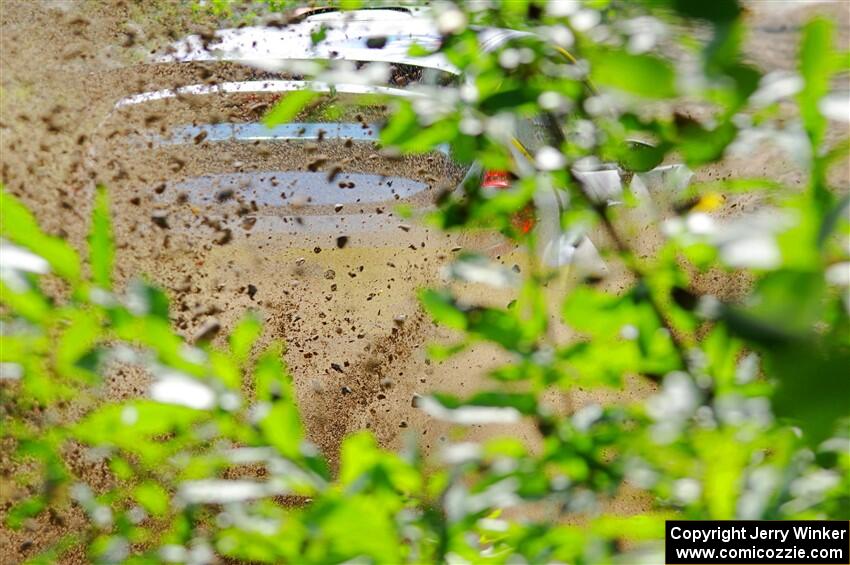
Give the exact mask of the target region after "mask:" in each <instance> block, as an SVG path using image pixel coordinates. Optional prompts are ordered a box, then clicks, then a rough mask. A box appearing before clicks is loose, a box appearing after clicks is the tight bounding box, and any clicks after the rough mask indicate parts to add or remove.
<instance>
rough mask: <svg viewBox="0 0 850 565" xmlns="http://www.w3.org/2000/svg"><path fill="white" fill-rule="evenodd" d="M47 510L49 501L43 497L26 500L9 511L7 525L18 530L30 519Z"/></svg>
mask: <svg viewBox="0 0 850 565" xmlns="http://www.w3.org/2000/svg"><path fill="white" fill-rule="evenodd" d="M45 508H47V501H46V500H45V499H44V497H43V496H32V497H29V498H25V499H24V500H22V501H21V502H19V503H17V504H16V505H14V506H13V507H12V508H11V509H10V510H9V513H8V514H7V515H6V525H7V526H9V527H10V528H12V529H13V530H17V529H19V528H20V527H21V526H23V525H24V522H25V521H26V520H27V519H28V518H32V517H33V516H36V515H38V514H40V513H41V511H42V510H44V509H45Z"/></svg>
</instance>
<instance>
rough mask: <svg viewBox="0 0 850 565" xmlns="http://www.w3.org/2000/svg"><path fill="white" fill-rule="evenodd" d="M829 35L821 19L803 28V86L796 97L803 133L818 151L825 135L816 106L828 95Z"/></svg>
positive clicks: (830, 29)
mask: <svg viewBox="0 0 850 565" xmlns="http://www.w3.org/2000/svg"><path fill="white" fill-rule="evenodd" d="M832 33H833V24H832V22H831V21H829V20H827V19H823V18H817V19H814V20H812V21H810V22H809V23H808V24H806V27H805V28H803V39H802V42H801V45H800V74H801V75H802V76H803V81H804V86H803V90H802V91H800V93H799V95H798V96H797V100H798V102H799V104H800V115H801V117H802V118H803V125H804V126H805V128H806V133H807V134H808V135H809V139H810V140H811V142H812V146H814V147H817V146H818V145H820V142H821V141H822V140H823V135H824V133H825V131H826V118H824V117H823V115H822V114H821V113H820V109H819V108H818V103H819V102H820V99H821V98H823V96H824V95H825V94H826V93H827V92H828V91H829V80H830V76H831V73H832V52H833V51H832Z"/></svg>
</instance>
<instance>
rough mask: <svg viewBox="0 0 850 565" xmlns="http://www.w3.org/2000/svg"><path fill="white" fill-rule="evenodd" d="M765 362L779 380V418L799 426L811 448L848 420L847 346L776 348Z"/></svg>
mask: <svg viewBox="0 0 850 565" xmlns="http://www.w3.org/2000/svg"><path fill="white" fill-rule="evenodd" d="M765 361H766V364H767V367H768V369H769V371H770V373H771V374H773V375H775V376H776V378H777V379H778V380H779V384H778V386H777V389H776V394H775V397H774V410H775V412H776V415H777V416H778V417H780V418H786V419H788V420H790V421H791V422H792V423H794V424H796V425H798V426H799V427H800V428H801V429H802V430H803V432H804V439H805V440H806V441H807V442H808V443H809V444H810V445H813V446H815V445H817V444H819V443H820V442H821V441H823V440H825V439H827V438H828V437H830V436H831V435H832V434H833V433H834V432H835V431H836V423H837V421H838V420H839V419H845V420H846V419H847V418H848V410H847V399H848V398H850V378H848V377H847V368H848V367H850V349H848V347H847V344H846V343H845V344H844V345H843V346H841V345H839V346H833V347H817V346H812V345H811V344H800V345H797V346H792V347H782V348H776V349H774V350H772V351H771V352H770V354H769V355H768V356H767V357H766V359H765Z"/></svg>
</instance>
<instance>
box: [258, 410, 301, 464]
mask: <svg viewBox="0 0 850 565" xmlns="http://www.w3.org/2000/svg"><path fill="white" fill-rule="evenodd" d="M260 430H261V431H262V432H263V437H265V439H266V441H268V442H269V444H270V445H272V446H273V447H276V448H277V450H278V451H279V452H280V453H281V455H283V456H284V457H289V458H292V459H297V458H298V456H299V454H300V452H301V440H302V439H304V430H303V429H302V427H301V418H300V415H299V414H298V409H297V408H296V406H295V404H293V403H292V402H291V401H279V402H275V403H274V404H273V405H272V406H271V408H270V409H269V411H268V412H267V413H266V415H265V417H264V418H263V419H262V420H261V421H260Z"/></svg>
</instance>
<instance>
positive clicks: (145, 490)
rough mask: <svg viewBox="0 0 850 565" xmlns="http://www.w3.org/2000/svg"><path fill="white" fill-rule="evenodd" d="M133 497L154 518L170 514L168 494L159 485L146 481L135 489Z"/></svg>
mask: <svg viewBox="0 0 850 565" xmlns="http://www.w3.org/2000/svg"><path fill="white" fill-rule="evenodd" d="M133 496H134V497H135V499H136V500H137V501H138V502H139V504H141V505H142V507H143V508H144V509H145V510H147V511H148V512H150V513H151V514H153V515H154V516H164V515H165V513H166V512H168V504H169V497H168V493H167V492H166V491H165V489H164V488H162V487H161V486H160V485H159V484H157V483H155V482H153V481H146V482H144V483H142V484H140V485H138V486H137V487H136V488H135V489H133Z"/></svg>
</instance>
